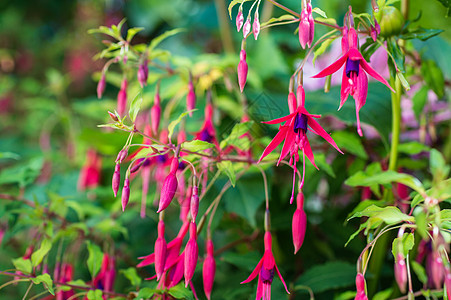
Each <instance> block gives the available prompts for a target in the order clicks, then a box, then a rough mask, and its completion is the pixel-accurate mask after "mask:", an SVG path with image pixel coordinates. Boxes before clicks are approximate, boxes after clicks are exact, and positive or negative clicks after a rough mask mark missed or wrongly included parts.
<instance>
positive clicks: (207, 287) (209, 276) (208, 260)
mask: <svg viewBox="0 0 451 300" xmlns="http://www.w3.org/2000/svg"><path fill="white" fill-rule="evenodd" d="M206 248H207V256H206V257H205V260H204V267H203V269H202V278H203V280H204V292H205V296H207V299H208V300H210V297H211V291H212V290H213V283H214V281H215V273H216V262H215V257H214V246H213V241H212V240H211V239H208V240H207V243H206Z"/></svg>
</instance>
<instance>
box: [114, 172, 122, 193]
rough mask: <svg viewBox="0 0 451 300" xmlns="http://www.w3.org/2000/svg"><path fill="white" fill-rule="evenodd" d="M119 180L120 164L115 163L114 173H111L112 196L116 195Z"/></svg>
mask: <svg viewBox="0 0 451 300" xmlns="http://www.w3.org/2000/svg"><path fill="white" fill-rule="evenodd" d="M120 181H121V165H120V164H116V166H115V167H114V173H113V193H114V197H116V196H117V192H118V191H119V183H120Z"/></svg>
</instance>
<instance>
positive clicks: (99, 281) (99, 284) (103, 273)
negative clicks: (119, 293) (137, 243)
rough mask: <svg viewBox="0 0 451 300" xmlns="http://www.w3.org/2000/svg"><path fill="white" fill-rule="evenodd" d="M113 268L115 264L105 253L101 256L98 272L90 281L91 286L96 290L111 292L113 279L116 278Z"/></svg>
mask: <svg viewBox="0 0 451 300" xmlns="http://www.w3.org/2000/svg"><path fill="white" fill-rule="evenodd" d="M115 267H116V264H115V261H114V258H112V257H110V256H109V255H108V254H106V253H105V254H104V255H103V260H102V266H101V267H100V272H99V273H98V274H97V275H96V277H95V278H94V280H93V281H92V286H93V287H95V288H97V289H101V290H104V291H106V292H112V291H113V285H114V279H115V278H116V270H115ZM104 297H105V296H104ZM85 299H87V298H85Z"/></svg>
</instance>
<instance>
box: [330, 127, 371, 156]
mask: <svg viewBox="0 0 451 300" xmlns="http://www.w3.org/2000/svg"><path fill="white" fill-rule="evenodd" d="M331 136H332V138H333V139H334V141H335V143H336V144H337V145H338V147H339V148H340V149H344V150H346V152H349V153H352V154H354V155H356V156H358V157H360V158H362V159H367V158H368V155H367V154H366V151H365V148H363V145H362V141H361V139H360V138H359V137H358V136H357V135H356V134H355V133H350V132H347V131H335V132H334V133H332V135H331Z"/></svg>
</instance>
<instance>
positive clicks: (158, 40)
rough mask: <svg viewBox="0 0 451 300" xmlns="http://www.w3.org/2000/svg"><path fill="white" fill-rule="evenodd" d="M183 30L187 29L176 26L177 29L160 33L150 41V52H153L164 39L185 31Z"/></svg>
mask: <svg viewBox="0 0 451 300" xmlns="http://www.w3.org/2000/svg"><path fill="white" fill-rule="evenodd" d="M183 31H186V29H184V28H175V29H172V30H169V31H166V32H165V33H163V34H162V35H159V36H157V37H156V38H154V39H152V41H151V42H150V45H149V52H152V50H153V49H155V47H157V46H158V45H159V44H160V43H161V42H162V41H164V40H165V39H167V38H168V37H171V36H173V35H176V34H177V33H180V32H183Z"/></svg>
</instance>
